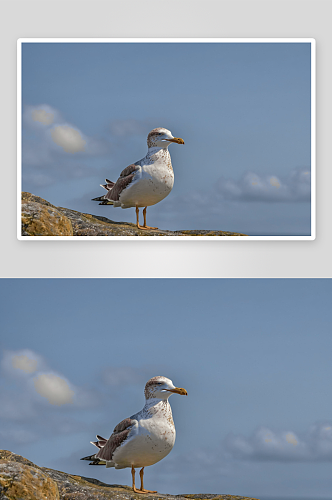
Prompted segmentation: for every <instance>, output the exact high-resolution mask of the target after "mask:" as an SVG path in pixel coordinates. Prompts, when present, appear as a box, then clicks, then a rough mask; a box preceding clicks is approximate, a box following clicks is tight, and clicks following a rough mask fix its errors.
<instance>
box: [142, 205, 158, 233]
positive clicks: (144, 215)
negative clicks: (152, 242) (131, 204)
mask: <svg viewBox="0 0 332 500" xmlns="http://www.w3.org/2000/svg"><path fill="white" fill-rule="evenodd" d="M146 209H147V207H145V208H144V210H143V217H144V224H143V227H144V229H158V228H157V227H150V226H147V225H146Z"/></svg>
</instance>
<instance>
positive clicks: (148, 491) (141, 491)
mask: <svg viewBox="0 0 332 500" xmlns="http://www.w3.org/2000/svg"><path fill="white" fill-rule="evenodd" d="M133 492H134V493H158V492H157V491H151V490H144V489H143V490H138V489H137V488H136V486H133Z"/></svg>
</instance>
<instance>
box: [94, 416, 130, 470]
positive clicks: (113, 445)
mask: <svg viewBox="0 0 332 500" xmlns="http://www.w3.org/2000/svg"><path fill="white" fill-rule="evenodd" d="M135 423H136V420H133V419H131V418H125V419H124V420H122V422H120V423H119V424H118V425H117V426H116V427H115V429H114V431H113V433H112V435H111V437H110V438H109V440H108V441H107V442H106V444H105V446H103V447H102V448H100V450H99V451H98V453H96V457H95V458H99V459H102V460H105V461H111V460H112V457H113V453H114V452H115V450H116V449H117V448H118V447H119V446H121V445H122V444H123V443H124V442H125V440H126V439H127V437H128V435H129V433H130V431H131V429H132V428H133V425H134V424H135Z"/></svg>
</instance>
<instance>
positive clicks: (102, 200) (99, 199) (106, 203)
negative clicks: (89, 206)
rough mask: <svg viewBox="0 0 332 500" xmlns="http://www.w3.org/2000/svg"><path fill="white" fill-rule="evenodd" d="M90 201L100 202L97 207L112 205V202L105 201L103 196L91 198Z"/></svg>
mask: <svg viewBox="0 0 332 500" xmlns="http://www.w3.org/2000/svg"><path fill="white" fill-rule="evenodd" d="M92 201H100V203H99V205H113V201H112V200H105V196H98V198H92Z"/></svg>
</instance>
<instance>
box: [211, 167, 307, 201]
mask: <svg viewBox="0 0 332 500" xmlns="http://www.w3.org/2000/svg"><path fill="white" fill-rule="evenodd" d="M310 181H311V175H310V169H308V168H295V169H292V170H291V171H290V173H289V175H288V176H287V177H284V178H281V177H278V176H276V175H266V176H263V175H259V174H256V173H254V172H247V173H245V174H243V175H242V177H241V178H240V179H238V180H233V179H225V178H223V177H222V178H220V179H219V180H218V181H217V184H216V190H215V193H216V196H217V197H219V198H220V199H222V200H232V201H246V202H248V201H263V202H294V201H296V202H299V201H310V190H311V185H310Z"/></svg>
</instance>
